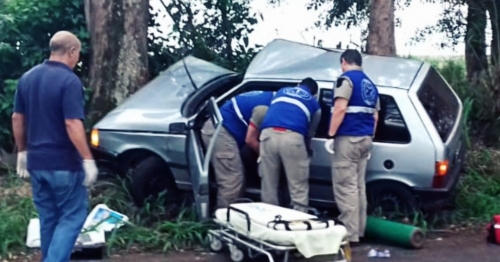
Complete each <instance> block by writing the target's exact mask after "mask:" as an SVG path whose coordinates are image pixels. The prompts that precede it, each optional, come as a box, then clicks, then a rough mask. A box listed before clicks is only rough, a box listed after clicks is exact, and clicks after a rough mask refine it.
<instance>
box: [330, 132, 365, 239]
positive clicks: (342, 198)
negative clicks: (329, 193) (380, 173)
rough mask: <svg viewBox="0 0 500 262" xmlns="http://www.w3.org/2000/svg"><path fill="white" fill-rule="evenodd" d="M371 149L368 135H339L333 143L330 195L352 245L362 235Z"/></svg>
mask: <svg viewBox="0 0 500 262" xmlns="http://www.w3.org/2000/svg"><path fill="white" fill-rule="evenodd" d="M371 147H372V137H371V136H362V137H354V136H340V137H337V138H335V141H334V148H335V153H334V154H333V155H332V181H333V192H334V197H335V202H336V203H337V206H338V208H339V210H340V216H339V219H340V221H342V223H344V225H345V226H346V228H347V232H348V234H349V241H351V242H358V241H359V238H360V237H363V236H364V232H365V227H366V206H367V201H366V186H365V176H366V165H367V163H368V156H369V153H370V150H371Z"/></svg>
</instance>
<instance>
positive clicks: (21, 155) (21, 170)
mask: <svg viewBox="0 0 500 262" xmlns="http://www.w3.org/2000/svg"><path fill="white" fill-rule="evenodd" d="M27 159H28V156H27V153H26V151H21V152H18V153H17V166H16V173H17V175H18V176H19V177H20V178H28V177H30V174H29V172H28V166H27V163H28V160H27Z"/></svg>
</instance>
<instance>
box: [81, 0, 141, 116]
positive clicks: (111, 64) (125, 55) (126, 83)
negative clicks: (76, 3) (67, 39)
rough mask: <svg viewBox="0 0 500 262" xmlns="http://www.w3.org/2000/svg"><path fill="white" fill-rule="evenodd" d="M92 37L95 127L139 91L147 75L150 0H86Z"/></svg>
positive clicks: (91, 70) (91, 75) (91, 85)
mask: <svg viewBox="0 0 500 262" xmlns="http://www.w3.org/2000/svg"><path fill="white" fill-rule="evenodd" d="M84 2H85V15H86V20H87V27H88V31H89V33H90V42H91V57H90V72H89V78H90V83H89V86H90V88H92V91H93V95H92V100H91V107H90V112H89V115H88V118H89V120H90V122H91V123H92V124H93V123H95V122H96V121H98V120H99V119H101V118H102V117H103V116H104V115H105V114H106V113H108V112H109V111H110V110H112V109H113V108H115V107H116V106H117V105H119V104H120V103H121V102H123V100H125V98H127V97H128V96H129V95H131V94H132V93H134V92H135V91H137V90H138V89H139V88H140V87H142V86H143V85H144V84H145V83H146V82H147V81H148V79H149V75H148V53H147V47H148V46H147V37H148V35H147V34H148V18H149V1H148V0H99V1H96V0H84Z"/></svg>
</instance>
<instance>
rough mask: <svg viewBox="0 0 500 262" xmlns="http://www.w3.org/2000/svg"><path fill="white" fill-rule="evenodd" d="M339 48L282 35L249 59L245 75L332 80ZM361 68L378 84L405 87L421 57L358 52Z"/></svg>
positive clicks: (408, 84) (266, 77)
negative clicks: (290, 39) (309, 43)
mask: <svg viewBox="0 0 500 262" xmlns="http://www.w3.org/2000/svg"><path fill="white" fill-rule="evenodd" d="M342 52H343V50H339V49H329V48H321V47H315V46H311V45H307V44H303V43H298V42H293V41H289V40H284V39H275V40H273V41H271V42H270V43H269V44H267V45H266V46H265V47H264V48H263V49H262V50H261V51H260V52H259V53H258V54H257V55H256V56H255V57H254V59H253V60H252V62H251V63H250V65H249V66H248V68H247V70H246V72H245V79H283V80H293V81H295V80H297V81H299V80H301V79H303V78H305V77H312V78H313V79H315V80H317V81H335V80H336V79H337V77H339V76H340V74H341V73H342V72H341V69H340V62H339V61H340V55H341V54H342ZM362 56H363V70H364V71H365V73H366V74H367V75H368V76H369V77H370V78H371V80H372V81H373V82H374V83H375V84H376V85H379V86H387V87H397V88H403V89H409V88H410V86H411V85H412V83H413V80H414V79H415V77H416V75H417V74H418V72H419V70H420V68H421V67H422V65H423V64H424V62H422V61H418V60H414V59H407V58H400V57H387V56H376V55H368V54H364V53H363V54H362Z"/></svg>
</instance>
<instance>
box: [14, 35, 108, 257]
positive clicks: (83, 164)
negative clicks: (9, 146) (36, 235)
mask: <svg viewBox="0 0 500 262" xmlns="http://www.w3.org/2000/svg"><path fill="white" fill-rule="evenodd" d="M80 49H81V43H80V41H79V40H78V38H77V37H76V36H75V35H73V34H72V33H70V32H66V31H60V32H57V33H56V34H54V35H53V36H52V38H51V40H50V51H51V53H50V58H49V59H48V60H45V61H44V62H43V63H42V64H40V65H37V66H35V67H33V68H32V69H31V70H29V71H28V72H26V73H25V74H23V76H22V77H21V78H20V79H19V83H18V87H17V90H16V94H15V98H14V99H15V101H14V113H13V115H12V126H13V133H14V138H15V141H16V146H17V150H18V159H17V173H18V175H19V176H20V177H21V178H28V177H31V186H32V189H33V200H34V203H35V206H36V209H37V211H38V215H39V219H40V236H41V251H42V261H43V262H67V261H69V258H70V256H71V252H72V251H73V248H74V245H75V242H76V239H77V237H78V235H79V234H80V232H81V229H82V226H83V223H84V222H85V219H86V217H87V212H88V195H87V189H86V187H88V186H90V185H91V184H92V183H93V182H94V181H95V180H96V178H97V173H98V171H97V167H96V165H95V162H94V160H93V157H92V154H91V152H90V149H89V147H88V145H87V140H86V139H87V138H86V135H85V130H84V127H83V122H82V120H83V119H84V96H83V86H82V83H81V81H80V80H79V79H78V77H77V76H76V75H75V74H74V73H73V71H72V70H73V68H74V67H75V66H76V64H77V63H78V60H79V56H80Z"/></svg>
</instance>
